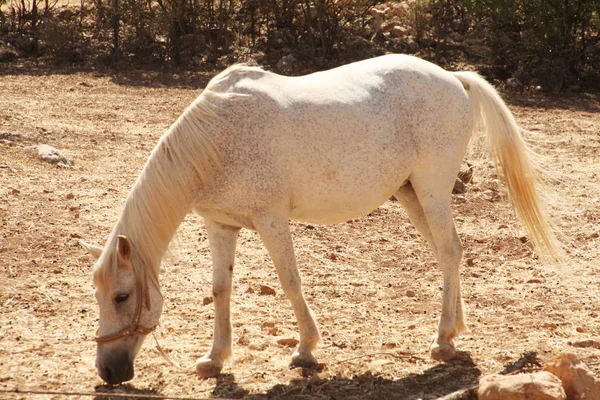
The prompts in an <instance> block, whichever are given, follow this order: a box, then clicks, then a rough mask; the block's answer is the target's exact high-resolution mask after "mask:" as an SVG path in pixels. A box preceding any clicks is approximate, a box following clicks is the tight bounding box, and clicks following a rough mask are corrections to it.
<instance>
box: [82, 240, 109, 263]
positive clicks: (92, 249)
mask: <svg viewBox="0 0 600 400" xmlns="http://www.w3.org/2000/svg"><path fill="white" fill-rule="evenodd" d="M79 244H80V245H81V247H83V248H84V249H86V250H87V251H88V253H90V255H91V256H92V257H94V258H95V259H96V260H97V259H98V258H100V254H102V251H103V250H104V249H103V248H102V247H100V246H96V245H94V244H89V243H86V242H84V241H83V240H80V241H79Z"/></svg>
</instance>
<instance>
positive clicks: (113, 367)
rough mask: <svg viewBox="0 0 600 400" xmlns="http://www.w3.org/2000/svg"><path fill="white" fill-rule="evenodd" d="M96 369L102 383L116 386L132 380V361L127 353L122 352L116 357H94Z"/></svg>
mask: <svg viewBox="0 0 600 400" xmlns="http://www.w3.org/2000/svg"><path fill="white" fill-rule="evenodd" d="M96 368H97V369H98V374H99V375H100V378H102V380H104V382H106V383H108V384H111V385H117V384H119V383H123V382H126V381H130V380H131V379H133V375H134V370H133V360H132V359H131V358H130V357H129V352H123V353H120V354H118V355H117V356H112V355H111V356H110V357H100V355H98V356H97V357H96Z"/></svg>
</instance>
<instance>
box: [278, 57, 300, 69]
mask: <svg viewBox="0 0 600 400" xmlns="http://www.w3.org/2000/svg"><path fill="white" fill-rule="evenodd" d="M297 64H298V60H296V57H294V55H292V54H288V55H287V56H283V57H281V59H280V60H279V61H277V69H279V71H281V73H283V74H291V73H292V72H294V70H295V68H296V65H297Z"/></svg>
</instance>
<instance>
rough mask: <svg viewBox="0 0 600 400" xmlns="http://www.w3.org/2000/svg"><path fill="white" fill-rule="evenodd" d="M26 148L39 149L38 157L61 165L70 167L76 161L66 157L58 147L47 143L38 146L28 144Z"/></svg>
mask: <svg viewBox="0 0 600 400" xmlns="http://www.w3.org/2000/svg"><path fill="white" fill-rule="evenodd" d="M23 149H24V150H37V154H38V157H40V158H41V159H42V160H43V161H46V162H47V163H50V164H56V165H57V166H59V167H66V168H70V167H72V166H73V164H74V162H73V160H72V159H70V158H67V157H65V156H64V155H63V154H62V153H61V152H60V151H59V150H58V149H55V148H54V147H52V146H48V145H47V144H40V145H38V146H26V147H24V148H23Z"/></svg>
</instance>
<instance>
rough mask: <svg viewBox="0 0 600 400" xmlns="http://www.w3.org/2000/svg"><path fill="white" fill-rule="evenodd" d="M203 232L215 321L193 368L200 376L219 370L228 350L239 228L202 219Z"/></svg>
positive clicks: (227, 354)
mask: <svg viewBox="0 0 600 400" xmlns="http://www.w3.org/2000/svg"><path fill="white" fill-rule="evenodd" d="M205 223H206V232H207V234H208V243H209V246H210V253H211V256H212V260H213V302H214V310H215V325H214V335H213V344H212V347H211V349H210V351H209V352H208V353H207V354H206V355H205V356H204V357H201V358H199V359H198V360H197V361H196V372H197V373H198V375H199V376H201V377H203V378H209V377H214V376H217V375H219V374H220V373H221V369H222V368H223V363H224V362H225V360H227V359H228V358H229V357H230V356H231V353H232V342H231V318H230V307H229V303H230V297H231V279H232V275H233V264H234V259H235V245H236V240H237V237H238V233H239V231H240V229H239V228H235V227H230V226H225V225H221V224H219V223H217V222H213V221H211V220H208V219H207V220H206V221H205Z"/></svg>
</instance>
